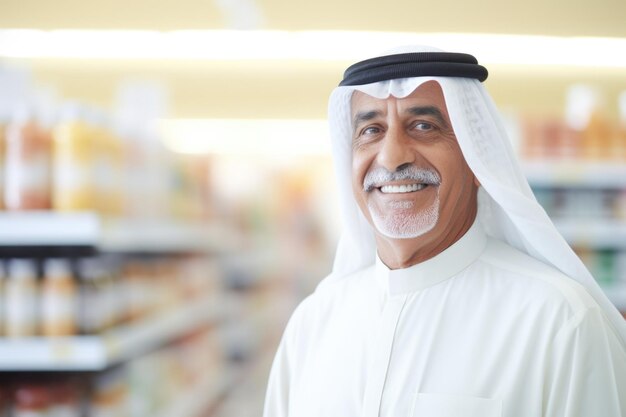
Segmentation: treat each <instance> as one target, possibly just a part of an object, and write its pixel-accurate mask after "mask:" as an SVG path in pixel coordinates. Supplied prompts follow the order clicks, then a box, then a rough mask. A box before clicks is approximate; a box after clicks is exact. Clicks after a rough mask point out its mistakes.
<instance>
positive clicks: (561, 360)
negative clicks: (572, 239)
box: [264, 225, 626, 417]
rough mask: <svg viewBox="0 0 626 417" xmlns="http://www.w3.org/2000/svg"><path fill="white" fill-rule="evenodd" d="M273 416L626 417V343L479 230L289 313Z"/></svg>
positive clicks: (589, 308) (272, 393)
mask: <svg viewBox="0 0 626 417" xmlns="http://www.w3.org/2000/svg"><path fill="white" fill-rule="evenodd" d="M264 415H265V417H287V416H289V417H376V416H383V417H405V416H406V417H453V416H455V417H460V416H462V417H493V416H505V417H514V416H515V417H533V416H546V417H547V416H550V417H556V416H559V417H573V416H580V417H583V416H584V417H592V416H598V417H619V416H626V347H625V346H624V344H623V342H622V340H621V339H620V338H619V337H618V335H617V333H616V332H615V331H614V329H613V328H612V327H611V324H610V322H609V321H608V320H607V319H606V317H605V316H604V314H603V312H602V310H601V309H600V308H599V307H598V305H597V304H596V302H595V301H594V300H593V299H592V298H591V296H590V295H589V294H588V293H587V291H586V290H585V288H584V287H583V286H582V285H580V284H578V283H577V282H576V281H574V280H573V279H570V278H568V277H567V276H564V275H563V274H562V273H560V272H559V271H557V270H555V269H554V268H551V267H548V266H546V265H545V264H543V263H541V262H539V261H537V260H535V259H533V258H531V257H529V256H528V255H525V254H523V253H521V252H519V251H517V250H515V249H513V248H512V247H510V246H508V245H506V244H504V243H502V242H499V241H497V240H494V239H492V238H490V237H487V236H486V235H485V234H484V232H483V231H482V229H481V228H480V227H479V226H478V225H474V226H473V227H472V228H471V229H470V230H469V231H468V232H467V233H466V234H465V235H464V236H463V237H462V238H461V239H460V240H459V241H457V242H456V243H455V244H454V245H452V246H451V247H449V248H448V249H446V250H445V251H444V252H442V253H440V254H439V255H437V256H436V257H434V258H431V259H429V260H427V261H425V262H422V263H420V264H417V265H414V266H412V267H409V268H406V269H400V270H389V269H388V268H387V267H386V266H385V265H384V264H383V263H382V262H381V261H380V260H377V262H376V264H375V265H372V266H371V267H369V268H366V269H364V270H361V271H359V272H357V273H354V274H352V275H350V276H348V277H346V278H345V279H341V280H338V281H335V282H331V283H327V284H323V285H320V286H319V287H318V289H317V290H316V291H315V292H314V293H313V294H312V295H310V296H309V297H308V298H306V299H305V300H304V301H303V302H302V303H301V304H300V306H299V307H298V308H297V309H296V311H295V312H294V314H293V315H292V317H291V319H290V321H289V324H288V325H287V328H286V330H285V333H284V335H283V338H282V341H281V343H280V346H279V349H278V352H277V354H276V358H275V360H274V364H273V366H272V371H271V375H270V380H269V386H268V391H267V397H266V403H265V413H264Z"/></svg>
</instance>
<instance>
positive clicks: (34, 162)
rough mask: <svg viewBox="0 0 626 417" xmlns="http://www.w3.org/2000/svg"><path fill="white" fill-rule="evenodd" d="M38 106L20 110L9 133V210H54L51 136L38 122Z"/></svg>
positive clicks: (6, 151)
mask: <svg viewBox="0 0 626 417" xmlns="http://www.w3.org/2000/svg"><path fill="white" fill-rule="evenodd" d="M33 106H34V103H31V102H29V101H27V100H26V98H25V100H23V101H22V102H21V103H20V104H19V105H17V106H16V108H15V111H14V114H13V117H12V120H11V121H10V122H9V123H8V124H7V126H6V130H5V149H4V156H5V158H4V161H5V164H4V165H5V178H4V181H5V183H4V205H5V208H6V209H7V210H49V209H50V207H51V185H50V173H51V146H52V140H51V133H50V131H49V130H48V129H46V127H45V126H43V125H42V123H41V122H40V120H38V118H37V114H36V112H35V109H34V107H33Z"/></svg>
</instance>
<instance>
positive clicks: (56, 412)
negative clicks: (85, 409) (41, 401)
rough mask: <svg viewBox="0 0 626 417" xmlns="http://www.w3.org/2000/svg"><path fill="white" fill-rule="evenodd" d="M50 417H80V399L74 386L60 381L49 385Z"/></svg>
mask: <svg viewBox="0 0 626 417" xmlns="http://www.w3.org/2000/svg"><path fill="white" fill-rule="evenodd" d="M49 389H50V412H49V416H50V417H80V416H81V398H80V392H79V390H78V387H77V386H76V384H74V383H72V382H71V381H60V382H55V383H54V384H52V385H50V387H49Z"/></svg>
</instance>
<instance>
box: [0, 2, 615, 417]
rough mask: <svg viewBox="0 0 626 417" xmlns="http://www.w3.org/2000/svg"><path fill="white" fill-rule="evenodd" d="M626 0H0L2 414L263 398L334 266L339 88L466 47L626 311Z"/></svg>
mask: <svg viewBox="0 0 626 417" xmlns="http://www.w3.org/2000/svg"><path fill="white" fill-rule="evenodd" d="M624 22H626V3H624V2H623V1H618V0H600V1H597V2H593V3H592V2H584V1H575V2H572V1H565V0H557V1H552V2H548V3H546V2H540V1H536V0H533V1H526V2H508V3H503V2H498V1H495V0H478V1H474V2H469V3H468V2H460V1H458V0H457V1H453V0H443V1H439V2H428V3H426V2H419V1H404V0H391V1H388V2H385V3H384V4H382V3H381V2H369V3H368V2H365V3H364V2H356V1H352V0H345V1H341V2H334V1H330V0H319V1H316V2H302V1H291V2H284V1H275V0H205V1H198V0H178V1H166V0H156V1H146V0H141V1H133V2H128V1H120V0H109V1H107V2H98V1H96V2H80V1H75V0H58V1H55V2H46V1H41V0H40V1H34V0H20V1H15V0H0V417H8V416H12V417H13V416H17V417H20V416H26V415H28V416H100V415H107V416H132V417H135V416H137V417H142V416H171V417H199V416H216V417H247V416H260V415H261V414H262V403H263V396H264V392H265V387H266V381H267V376H268V373H269V367H270V364H271V360H272V357H273V354H274V352H275V349H276V347H277V344H278V341H279V339H280V336H281V334H282V331H283V328H284V326H285V324H286V321H287V319H288V317H289V315H290V314H291V312H292V311H293V309H294V308H295V306H296V305H297V303H298V302H299V301H300V300H301V299H302V298H304V297H305V296H306V295H307V294H309V293H311V292H312V291H313V290H314V289H315V286H316V285H317V284H318V283H319V281H320V280H321V279H322V278H323V277H324V276H325V275H326V274H327V273H328V272H330V269H331V265H332V261H333V252H334V248H335V244H336V240H337V237H338V228H339V222H338V212H337V211H338V207H337V205H336V191H335V187H334V180H333V172H332V164H331V160H330V153H329V149H330V146H329V142H328V141H329V140H328V134H327V126H326V122H325V118H326V106H327V99H328V96H329V94H330V92H331V90H332V89H333V88H334V86H335V85H336V84H337V83H338V81H339V80H340V79H341V76H342V73H343V70H344V69H345V68H346V67H347V66H348V65H349V64H351V63H353V62H356V61H357V60H359V59H362V58H364V57H366V56H368V55H369V54H371V53H375V52H379V51H382V50H385V49H387V48H389V47H393V46H397V45H404V44H428V45H433V46H437V47H440V48H443V49H446V50H451V51H460V52H468V53H472V54H473V55H475V56H476V57H477V58H478V60H479V62H480V63H482V64H484V65H485V66H487V68H488V69H489V72H490V76H489V79H488V80H487V81H486V82H485V85H486V87H487V89H488V90H489V91H490V93H491V94H492V96H493V98H494V100H495V102H496V104H497V105H498V107H499V109H500V111H501V112H502V115H503V117H504V119H505V120H506V123H507V130H508V134H509V137H510V139H511V141H512V143H513V145H514V148H515V149H516V151H517V152H518V153H519V155H520V158H521V160H522V161H523V166H524V169H525V172H526V174H527V176H528V178H529V181H530V183H531V186H532V187H533V189H534V191H535V193H536V195H537V198H538V199H539V201H540V202H541V204H542V205H543V206H544V207H545V209H546V211H547V212H548V214H550V216H551V217H552V218H553V219H554V221H555V223H556V225H557V227H558V228H559V229H560V230H561V232H562V233H563V234H564V236H565V237H566V239H567V240H568V241H569V242H570V244H571V245H572V247H573V248H574V249H575V250H576V251H577V253H578V254H579V255H580V256H581V257H582V259H583V260H584V261H585V263H586V264H587V266H588V267H589V268H590V269H591V271H592V273H593V274H594V276H595V277H596V278H597V279H598V281H599V282H600V284H601V285H602V287H603V288H604V289H605V291H606V292H607V294H608V295H609V297H610V298H611V300H612V301H613V302H614V303H615V304H616V306H617V307H618V308H619V309H620V310H621V311H623V312H626V25H624Z"/></svg>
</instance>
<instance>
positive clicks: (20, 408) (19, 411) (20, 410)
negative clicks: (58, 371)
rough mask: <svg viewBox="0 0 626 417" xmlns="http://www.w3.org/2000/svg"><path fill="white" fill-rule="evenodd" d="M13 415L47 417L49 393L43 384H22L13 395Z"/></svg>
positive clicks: (18, 416) (19, 416) (15, 416)
mask: <svg viewBox="0 0 626 417" xmlns="http://www.w3.org/2000/svg"><path fill="white" fill-rule="evenodd" d="M13 397H14V398H13V400H14V405H13V415H12V416H13V417H48V416H49V414H48V412H49V410H50V393H49V391H48V387H47V386H45V385H43V384H24V385H20V386H18V387H16V389H15V392H14V395H13Z"/></svg>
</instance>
